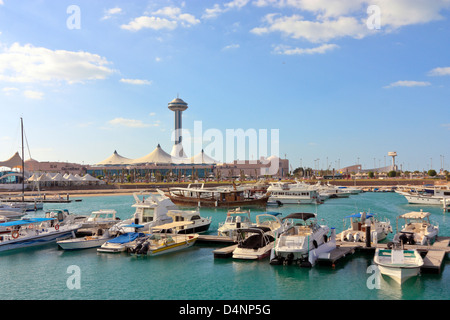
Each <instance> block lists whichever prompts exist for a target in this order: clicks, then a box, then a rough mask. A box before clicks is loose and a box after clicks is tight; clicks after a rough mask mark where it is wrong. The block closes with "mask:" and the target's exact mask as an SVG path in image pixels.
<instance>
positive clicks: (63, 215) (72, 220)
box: [45, 209, 87, 226]
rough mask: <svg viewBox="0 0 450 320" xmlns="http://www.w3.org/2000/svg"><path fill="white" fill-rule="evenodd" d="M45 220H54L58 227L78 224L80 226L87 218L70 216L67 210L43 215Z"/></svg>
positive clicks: (58, 210)
mask: <svg viewBox="0 0 450 320" xmlns="http://www.w3.org/2000/svg"><path fill="white" fill-rule="evenodd" d="M45 217H46V218H52V219H56V220H57V222H58V223H59V224H60V225H62V226H63V225H71V224H80V225H82V224H83V223H84V221H85V220H86V219H87V216H82V215H78V214H71V213H70V212H69V210H67V209H53V210H50V211H47V212H46V213H45Z"/></svg>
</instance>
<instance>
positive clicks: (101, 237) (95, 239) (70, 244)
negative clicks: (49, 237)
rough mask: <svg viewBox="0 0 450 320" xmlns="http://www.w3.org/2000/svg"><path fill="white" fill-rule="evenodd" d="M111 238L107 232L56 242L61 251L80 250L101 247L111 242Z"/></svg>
mask: <svg viewBox="0 0 450 320" xmlns="http://www.w3.org/2000/svg"><path fill="white" fill-rule="evenodd" d="M99 230H100V231H101V230H102V229H99ZM112 239H113V238H112V237H111V235H110V234H109V232H108V231H106V232H105V233H102V232H99V233H97V234H93V235H90V236H85V237H80V238H73V239H66V240H60V241H58V242H56V243H57V244H58V245H59V247H60V248H61V249H64V250H80V249H91V248H97V247H100V246H102V245H103V244H104V243H105V242H106V241H109V240H112Z"/></svg>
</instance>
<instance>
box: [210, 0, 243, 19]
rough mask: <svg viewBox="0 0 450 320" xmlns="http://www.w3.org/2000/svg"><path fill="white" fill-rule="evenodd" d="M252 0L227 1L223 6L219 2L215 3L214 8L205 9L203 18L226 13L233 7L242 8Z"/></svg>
mask: <svg viewBox="0 0 450 320" xmlns="http://www.w3.org/2000/svg"><path fill="white" fill-rule="evenodd" d="M249 2H250V0H233V1H230V2H227V3H224V4H223V6H222V7H221V6H220V5H219V4H217V3H216V4H214V6H213V7H212V8H207V9H205V13H203V15H202V18H203V19H212V18H216V17H218V16H219V15H220V14H222V13H225V12H227V11H229V10H232V9H241V8H242V7H244V6H246V5H247V4H248V3H249Z"/></svg>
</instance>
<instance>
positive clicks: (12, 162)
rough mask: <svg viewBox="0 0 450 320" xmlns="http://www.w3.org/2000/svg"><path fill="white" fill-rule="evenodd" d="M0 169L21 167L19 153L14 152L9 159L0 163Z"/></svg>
mask: <svg viewBox="0 0 450 320" xmlns="http://www.w3.org/2000/svg"><path fill="white" fill-rule="evenodd" d="M0 167H8V168H11V169H12V168H17V167H22V158H21V157H20V156H19V153H18V152H16V153H15V154H14V155H13V156H12V157H11V158H9V159H8V160H6V161H2V162H0Z"/></svg>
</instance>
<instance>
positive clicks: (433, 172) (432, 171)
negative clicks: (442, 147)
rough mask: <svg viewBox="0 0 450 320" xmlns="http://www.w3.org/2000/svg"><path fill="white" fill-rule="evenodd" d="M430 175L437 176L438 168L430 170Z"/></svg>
mask: <svg viewBox="0 0 450 320" xmlns="http://www.w3.org/2000/svg"><path fill="white" fill-rule="evenodd" d="M428 175H429V176H430V177H434V176H436V175H437V173H436V170H434V169H430V170H428Z"/></svg>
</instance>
